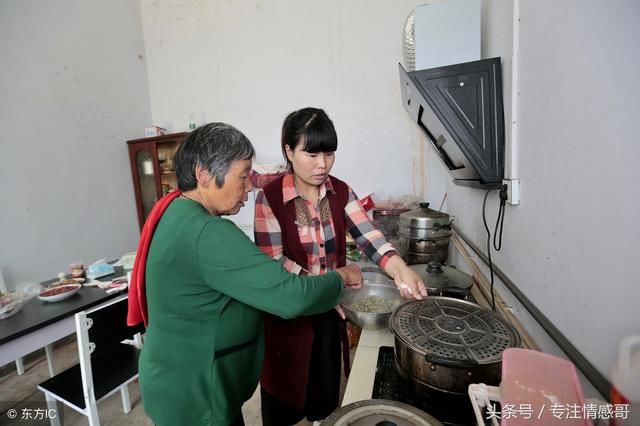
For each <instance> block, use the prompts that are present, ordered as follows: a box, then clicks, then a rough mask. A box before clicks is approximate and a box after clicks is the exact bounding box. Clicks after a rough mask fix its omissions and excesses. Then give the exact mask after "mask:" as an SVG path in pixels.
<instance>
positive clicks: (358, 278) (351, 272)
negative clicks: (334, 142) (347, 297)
mask: <svg viewBox="0 0 640 426" xmlns="http://www.w3.org/2000/svg"><path fill="white" fill-rule="evenodd" d="M336 272H337V273H339V274H340V276H341V277H342V282H343V283H344V286H345V287H346V288H360V287H362V271H361V270H360V267H359V266H358V265H347V266H343V267H342V268H338V269H336Z"/></svg>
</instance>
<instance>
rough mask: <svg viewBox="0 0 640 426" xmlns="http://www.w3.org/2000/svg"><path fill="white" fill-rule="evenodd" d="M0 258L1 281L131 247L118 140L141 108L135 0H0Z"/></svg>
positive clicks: (146, 114) (133, 234) (143, 114)
mask: <svg viewBox="0 0 640 426" xmlns="http://www.w3.org/2000/svg"><path fill="white" fill-rule="evenodd" d="M0 52H1V53H2V58H3V61H2V67H0V93H1V96H0V129H2V133H1V136H0V138H1V139H0V140H1V142H0V160H1V163H2V166H1V167H0V182H2V185H0V200H1V201H0V206H1V207H0V267H2V270H3V273H4V276H5V279H6V281H7V283H8V285H9V286H12V285H15V284H17V283H18V282H21V281H25V280H33V281H42V280H45V279H48V278H51V277H53V276H55V275H56V274H57V273H58V271H66V270H68V267H69V263H70V262H73V261H75V260H82V261H84V262H91V261H93V260H96V259H98V258H100V257H103V256H104V257H108V258H117V257H119V256H120V255H122V254H123V253H125V252H127V251H131V250H135V248H136V244H137V239H138V229H137V223H136V212H135V203H134V199H133V190H132V184H131V172H130V168H129V160H128V154H127V147H126V143H125V141H126V140H127V139H132V138H134V137H141V136H142V135H143V130H144V126H146V125H148V123H150V119H151V112H150V107H149V95H148V86H147V77H146V69H145V62H144V48H143V39H142V26H141V21H140V9H139V5H138V3H137V2H132V1H129V0H118V1H109V2H102V1H81V0H60V1H56V2H47V1H39V0H20V1H18V0H13V1H11V0H7V1H2V2H0Z"/></svg>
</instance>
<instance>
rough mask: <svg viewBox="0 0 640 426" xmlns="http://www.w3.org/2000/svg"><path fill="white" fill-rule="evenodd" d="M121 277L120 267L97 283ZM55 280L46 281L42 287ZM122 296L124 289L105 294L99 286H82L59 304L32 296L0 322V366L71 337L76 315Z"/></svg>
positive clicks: (50, 370) (122, 272)
mask: <svg viewBox="0 0 640 426" xmlns="http://www.w3.org/2000/svg"><path fill="white" fill-rule="evenodd" d="M122 275H125V273H124V271H123V269H122V267H115V273H113V274H111V275H107V276H104V277H102V278H100V279H99V281H111V280H112V279H113V278H116V277H119V276H122ZM55 281H56V280H55V279H54V280H49V281H45V282H44V283H42V284H43V285H46V284H49V283H51V282H55ZM123 294H124V295H126V294H127V293H126V290H122V291H119V292H115V293H111V294H108V293H107V292H106V291H105V290H104V289H101V288H99V287H82V288H81V289H80V291H79V292H77V293H76V294H74V295H73V296H71V297H69V298H68V299H65V300H61V301H59V302H43V301H41V300H40V299H38V298H37V297H34V298H33V299H31V300H29V301H28V302H27V303H25V304H24V305H23V306H22V309H21V310H20V312H18V313H17V314H15V315H13V316H12V317H9V318H6V319H3V320H0V366H3V365H5V364H8V363H10V362H13V361H14V360H17V359H19V358H21V357H23V356H25V355H27V354H30V353H31V352H33V351H36V350H38V349H40V348H43V347H47V346H48V345H50V344H52V343H53V342H55V341H57V340H60V339H62V338H63V337H66V336H69V335H71V334H73V333H74V332H75V329H76V327H75V320H74V315H75V314H76V313H78V312H81V311H84V310H87V309H89V308H91V307H93V306H97V305H100V304H101V303H104V302H106V301H109V300H111V299H113V298H116V297H119V296H122V295H123ZM50 355H51V354H50V351H47V358H48V361H49V372H50V373H51V374H52V375H53V373H54V371H53V365H52V363H51V361H50Z"/></svg>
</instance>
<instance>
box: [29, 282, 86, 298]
mask: <svg viewBox="0 0 640 426" xmlns="http://www.w3.org/2000/svg"><path fill="white" fill-rule="evenodd" d="M81 288H82V285H80V284H65V285H59V286H55V287H48V288H46V289H44V290H42V291H41V292H40V294H39V295H38V299H40V300H42V301H43V302H58V301H60V300H64V299H66V298H68V297H71V296H72V295H74V294H76V293H77V292H78V291H80V289H81Z"/></svg>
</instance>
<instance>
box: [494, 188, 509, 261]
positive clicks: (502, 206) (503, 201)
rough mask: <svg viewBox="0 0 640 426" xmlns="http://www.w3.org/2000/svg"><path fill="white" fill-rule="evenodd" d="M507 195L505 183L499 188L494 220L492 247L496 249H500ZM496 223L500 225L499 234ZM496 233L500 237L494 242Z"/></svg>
mask: <svg viewBox="0 0 640 426" xmlns="http://www.w3.org/2000/svg"><path fill="white" fill-rule="evenodd" d="M507 197H508V194H507V188H506V185H503V186H502V188H500V207H499V208H498V219H497V220H496V227H495V229H494V231H493V248H494V249H495V250H496V251H500V249H501V248H502V227H503V226H504V213H505V211H506V204H507ZM498 225H500V233H499V234H498ZM498 235H500V237H499V238H498V241H497V242H496V237H498Z"/></svg>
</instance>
